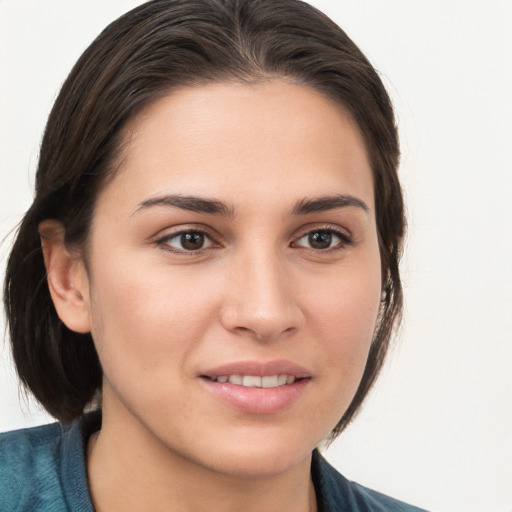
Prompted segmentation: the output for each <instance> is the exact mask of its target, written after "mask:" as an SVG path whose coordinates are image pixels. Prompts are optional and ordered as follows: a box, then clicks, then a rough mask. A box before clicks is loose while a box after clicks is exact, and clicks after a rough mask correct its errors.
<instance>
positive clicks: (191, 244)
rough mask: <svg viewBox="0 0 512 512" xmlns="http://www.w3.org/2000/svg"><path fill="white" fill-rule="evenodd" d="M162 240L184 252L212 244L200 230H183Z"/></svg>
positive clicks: (198, 249)
mask: <svg viewBox="0 0 512 512" xmlns="http://www.w3.org/2000/svg"><path fill="white" fill-rule="evenodd" d="M163 242H164V243H165V244H166V245H170V246H171V247H173V248H174V249H177V250H178V251H184V252H191V251H200V250H201V249H206V248H207V247H210V246H211V245H212V241H211V239H210V238H209V237H208V235H206V233H203V232H202V231H183V232H181V233H176V234H175V235H172V236H170V237H167V238H166V239H165V240H164V241H163Z"/></svg>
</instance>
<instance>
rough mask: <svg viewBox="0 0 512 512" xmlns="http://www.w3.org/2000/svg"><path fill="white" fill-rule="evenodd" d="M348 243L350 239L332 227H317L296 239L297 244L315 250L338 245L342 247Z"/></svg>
mask: <svg viewBox="0 0 512 512" xmlns="http://www.w3.org/2000/svg"><path fill="white" fill-rule="evenodd" d="M350 243H352V241H351V239H350V238H349V237H348V236H347V235H345V234H343V233H338V232H337V231H335V230H333V229H317V230H314V231H310V232H309V233H306V234H305V235H303V236H301V237H300V238H299V240H298V241H297V245H299V246H301V247H308V248H309V249H315V250H317V251H322V250H326V249H332V248H335V247H338V246H339V247H343V246H345V245H349V244H350Z"/></svg>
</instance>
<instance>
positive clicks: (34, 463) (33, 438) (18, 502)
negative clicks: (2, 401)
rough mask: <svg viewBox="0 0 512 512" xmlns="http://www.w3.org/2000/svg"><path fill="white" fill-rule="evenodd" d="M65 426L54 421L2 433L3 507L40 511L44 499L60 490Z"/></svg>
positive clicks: (0, 489)
mask: <svg viewBox="0 0 512 512" xmlns="http://www.w3.org/2000/svg"><path fill="white" fill-rule="evenodd" d="M62 429H63V427H62V425H61V424H60V423H54V424H51V425H43V426H41V427H34V428H27V429H23V430H14V431H12V432H6V433H3V434H0V482H1V486H0V505H1V507H0V508H1V509H2V510H4V509H5V510H27V509H29V507H30V509H31V510H39V504H38V501H40V500H41V498H50V497H51V496H53V495H55V494H56V493H58V491H59V489H60V485H59V473H58V466H59V464H58V462H59V454H60V443H61V437H62ZM35 489H38V490H40V491H38V496H35V492H34V490H35ZM41 491H42V493H41ZM41 494H44V496H41Z"/></svg>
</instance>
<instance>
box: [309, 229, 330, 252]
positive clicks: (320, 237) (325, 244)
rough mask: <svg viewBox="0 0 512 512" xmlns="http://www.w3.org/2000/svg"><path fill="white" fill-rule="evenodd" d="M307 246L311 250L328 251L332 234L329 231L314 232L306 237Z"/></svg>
mask: <svg viewBox="0 0 512 512" xmlns="http://www.w3.org/2000/svg"><path fill="white" fill-rule="evenodd" d="M308 243H309V246H310V247H311V248H313V249H328V248H329V247H331V243H332V233H330V232H329V231H315V232H314V233H309V235H308Z"/></svg>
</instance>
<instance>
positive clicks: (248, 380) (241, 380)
mask: <svg viewBox="0 0 512 512" xmlns="http://www.w3.org/2000/svg"><path fill="white" fill-rule="evenodd" d="M208 378H209V379H210V380H212V381H214V382H221V383H225V382H229V383H230V384H234V385H236V386H244V387H247V388H277V387H279V386H286V385H287V384H293V383H294V382H295V380H296V378H295V376H293V375H267V376H264V377H260V376H258V375H219V376H217V377H208Z"/></svg>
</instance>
